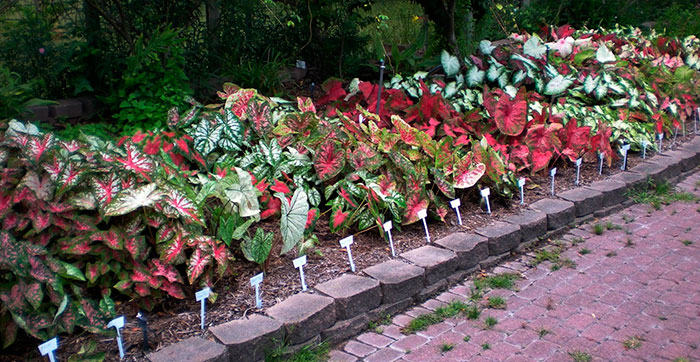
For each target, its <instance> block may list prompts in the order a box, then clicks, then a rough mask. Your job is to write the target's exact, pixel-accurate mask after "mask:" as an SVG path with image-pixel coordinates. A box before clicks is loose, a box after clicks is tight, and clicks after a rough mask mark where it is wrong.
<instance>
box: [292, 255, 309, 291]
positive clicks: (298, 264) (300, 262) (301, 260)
mask: <svg viewBox="0 0 700 362" xmlns="http://www.w3.org/2000/svg"><path fill="white" fill-rule="evenodd" d="M292 264H294V267H295V268H297V269H299V278H300V279H301V290H302V291H306V280H305V278H304V265H306V255H302V256H300V257H298V258H296V259H294V260H293V261H292Z"/></svg>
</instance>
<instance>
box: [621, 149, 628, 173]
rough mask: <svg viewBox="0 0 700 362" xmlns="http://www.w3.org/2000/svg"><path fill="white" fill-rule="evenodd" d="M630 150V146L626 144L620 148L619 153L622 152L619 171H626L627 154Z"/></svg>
mask: <svg viewBox="0 0 700 362" xmlns="http://www.w3.org/2000/svg"><path fill="white" fill-rule="evenodd" d="M629 150H630V145H629V144H626V145H623V146H622V147H620V151H622V166H620V170H622V171H624V170H626V169H627V153H628V152H629Z"/></svg>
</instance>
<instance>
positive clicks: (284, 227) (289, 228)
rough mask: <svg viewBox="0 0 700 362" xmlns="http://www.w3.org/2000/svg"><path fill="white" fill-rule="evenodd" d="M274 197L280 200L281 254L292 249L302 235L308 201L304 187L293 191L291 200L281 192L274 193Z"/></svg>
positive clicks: (307, 211)
mask: <svg viewBox="0 0 700 362" xmlns="http://www.w3.org/2000/svg"><path fill="white" fill-rule="evenodd" d="M275 197H277V198H278V199H280V201H282V217H281V221H280V231H281V232H282V251H281V253H282V254H285V253H287V252H289V251H290V250H292V249H293V248H294V247H295V246H296V245H297V244H298V243H299V242H301V239H302V237H303V236H304V227H305V226H306V218H307V216H308V213H309V203H308V201H307V196H306V192H304V189H302V188H298V189H296V190H295V191H294V196H292V200H291V201H289V202H288V201H287V198H286V197H285V196H284V194H283V193H280V192H278V193H276V194H275Z"/></svg>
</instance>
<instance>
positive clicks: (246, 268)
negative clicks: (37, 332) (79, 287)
mask: <svg viewBox="0 0 700 362" xmlns="http://www.w3.org/2000/svg"><path fill="white" fill-rule="evenodd" d="M690 139H691V137H690V136H689V137H686V138H684V139H681V138H680V137H679V140H678V144H681V143H682V142H684V141H687V140H690ZM647 156H648V157H653V154H652V153H651V152H648V154H647ZM642 161H643V160H642V159H641V157H640V155H638V154H631V155H630V157H629V158H628V168H631V167H634V166H635V165H637V164H638V163H640V162H642ZM620 164H621V160H617V161H615V162H614V163H613V167H612V168H608V167H607V166H606V167H605V168H604V171H603V175H598V163H597V160H596V162H595V163H594V162H590V163H584V164H583V166H582V168H581V175H580V176H581V178H580V185H581V186H585V185H588V184H590V183H592V182H594V181H597V180H601V179H604V178H607V177H608V176H610V175H612V174H615V173H617V172H620ZM575 175H576V167H575V165H574V164H572V163H570V162H562V161H559V162H558V163H557V175H556V185H555V188H556V192H557V193H559V192H562V191H565V190H569V189H572V188H574V187H575V185H574V180H575ZM522 176H526V177H527V182H526V187H525V201H526V203H525V205H523V206H521V205H520V197H519V194H515V195H514V197H513V199H504V198H500V197H494V198H493V199H492V200H491V209H492V214H491V215H488V214H486V212H485V211H484V208H485V207H484V206H483V205H482V204H483V203H482V202H481V200H480V197H479V194H478V190H477V189H476V188H472V189H470V190H466V192H465V193H464V194H462V195H461V199H462V206H461V207H460V212H461V214H462V220H463V225H461V226H460V225H458V223H457V218H456V215H455V214H454V213H450V214H448V216H447V217H446V222H445V223H441V222H439V221H431V222H430V223H429V230H430V235H431V239H432V240H438V239H440V238H442V237H444V236H446V235H448V234H450V233H453V232H471V231H474V230H475V229H477V228H479V227H481V226H484V225H487V224H488V223H489V222H491V221H493V220H499V219H502V218H504V217H506V216H507V215H510V214H513V213H517V212H519V210H520V209H521V208H522V207H527V205H528V204H530V203H532V202H535V201H537V200H539V199H542V198H546V197H549V196H550V177H549V172H541V173H540V174H538V175H534V176H533V175H522ZM493 194H495V192H494V191H492V195H493ZM324 219H327V217H325V218H324ZM324 222H325V223H324ZM270 227H273V226H272V225H270ZM274 228H275V229H276V228H277V226H274ZM315 232H316V235H317V236H318V238H319V240H320V242H319V245H317V246H316V247H315V248H314V249H313V250H312V251H311V252H309V253H308V255H307V257H308V262H307V265H306V266H305V267H304V272H305V275H306V283H307V284H308V286H309V288H310V289H309V292H311V293H314V291H313V289H312V288H313V286H315V285H318V284H320V283H323V282H325V281H328V280H331V279H333V278H336V277H338V276H340V275H342V274H343V273H349V272H350V268H349V265H348V261H347V254H346V251H345V249H344V248H340V246H339V244H338V240H339V239H341V238H342V237H343V236H344V235H342V236H341V235H336V234H332V233H331V232H330V231H329V229H328V226H327V221H324V220H323V219H322V220H320V221H319V223H318V224H317V227H316V231H315ZM392 232H393V233H392V234H393V239H394V246H395V249H396V253H397V255H398V254H400V253H403V252H406V251H409V250H412V249H415V248H417V247H420V246H423V245H425V244H426V240H425V233H424V231H423V225H422V223H420V222H417V223H414V224H412V225H408V226H403V227H401V230H398V229H397V227H396V226H395V227H394V230H392ZM276 237H278V238H279V236H276ZM352 253H353V258H354V261H355V264H356V268H357V271H358V272H359V271H360V270H362V269H364V268H366V267H369V266H372V265H375V264H378V263H381V262H383V261H386V260H389V259H390V258H391V252H390V249H389V245H388V242H387V241H386V240H385V239H384V238H383V237H381V235H380V234H379V232H378V230H377V229H376V228H373V229H370V230H369V231H365V232H361V233H356V234H355V243H354V244H353V245H352ZM289 254H292V255H284V256H282V257H277V256H275V255H279V250H276V251H275V250H273V252H272V256H271V257H272V258H273V259H272V260H271V261H270V264H269V270H268V272H267V274H266V275H265V279H264V281H263V283H262V289H261V290H262V299H263V309H262V310H258V309H256V308H255V300H254V289H253V288H252V287H251V286H250V284H249V279H250V278H251V277H252V276H253V275H255V274H258V273H259V272H260V269H259V267H258V266H257V265H254V263H249V262H235V263H234V266H233V273H232V276H230V277H226V278H223V279H220V280H218V281H216V283H215V284H214V285H212V286H211V287H212V290H213V291H214V292H216V293H218V297H217V300H216V302H215V303H208V305H207V325H208V326H214V325H218V324H221V323H224V322H227V321H230V320H233V319H238V318H241V317H243V316H244V315H245V314H249V313H263V312H264V309H265V308H267V307H270V306H273V305H274V304H275V303H278V302H280V301H282V300H284V299H285V298H287V297H288V296H290V295H292V294H295V293H300V292H301V286H300V281H299V272H298V270H297V269H295V268H294V267H293V265H292V259H294V258H295V257H296V256H297V255H295V254H294V252H290V253H289ZM237 258H238V259H239V260H240V259H242V256H240V257H237ZM195 291H196V289H195V288H189V289H188V290H186V294H187V296H188V297H187V299H185V300H174V299H166V300H164V301H163V302H162V304H160V305H159V306H157V307H156V309H155V310H153V311H151V312H148V313H147V317H148V328H149V344H150V349H151V351H153V350H158V349H160V348H162V347H163V346H166V345H169V344H172V343H175V342H178V341H180V340H183V339H186V338H189V337H193V336H201V337H203V338H212V336H211V334H210V333H209V332H208V331H207V330H204V331H202V330H201V329H200V328H199V326H200V321H199V310H200V309H199V308H200V307H199V302H196V301H195V298H194V292H195ZM117 309H118V313H120V314H123V315H124V316H126V318H127V326H126V327H125V328H124V329H123V330H122V335H123V338H124V347H125V349H127V351H128V352H127V357H126V358H125V360H126V361H138V360H143V359H144V356H145V354H144V352H143V351H142V348H141V343H142V331H141V329H140V328H139V327H138V325H137V323H136V319H135V316H136V313H137V312H138V306H137V304H136V303H134V302H129V301H124V302H120V303H118V305H117ZM59 339H60V347H59V351H58V357H59V360H67V359H68V356H70V355H71V354H73V353H76V352H77V351H78V350H79V349H80V346H82V345H84V344H85V343H86V342H88V341H90V340H93V341H96V342H97V344H98V350H100V351H103V352H106V355H107V357H106V360H107V361H118V360H119V356H118V352H117V346H116V343H115V341H114V338H109V337H106V336H101V335H93V334H89V333H85V332H83V333H76V334H73V335H70V336H63V335H62V336H59ZM38 344H39V342H37V341H36V340H34V339H32V338H29V337H27V336H26V335H23V334H22V333H21V332H20V336H18V340H17V342H15V344H14V345H13V346H11V347H10V348H9V349H7V350H4V351H3V353H2V356H0V361H28V360H37V361H38V360H42V359H41V358H40V356H39V354H38V350H37V349H36V346H37V345H38Z"/></svg>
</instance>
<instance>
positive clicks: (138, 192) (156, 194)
mask: <svg viewBox="0 0 700 362" xmlns="http://www.w3.org/2000/svg"><path fill="white" fill-rule="evenodd" d="M162 197H163V193H162V192H161V191H160V190H158V189H157V185H156V184H155V183H150V184H147V185H145V186H141V187H139V188H137V189H127V190H123V191H122V192H120V193H119V194H118V195H117V197H115V198H114V199H113V200H112V202H110V203H109V204H108V205H107V207H105V215H106V216H116V215H124V214H128V213H130V212H132V211H134V210H136V209H138V208H139V207H148V206H152V205H153V204H154V203H156V202H157V201H159V200H160V199H161V198H162Z"/></svg>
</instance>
